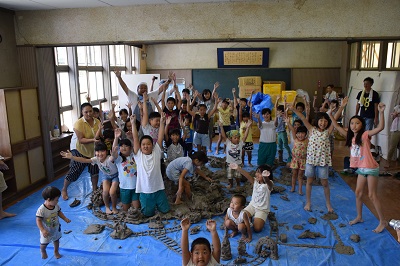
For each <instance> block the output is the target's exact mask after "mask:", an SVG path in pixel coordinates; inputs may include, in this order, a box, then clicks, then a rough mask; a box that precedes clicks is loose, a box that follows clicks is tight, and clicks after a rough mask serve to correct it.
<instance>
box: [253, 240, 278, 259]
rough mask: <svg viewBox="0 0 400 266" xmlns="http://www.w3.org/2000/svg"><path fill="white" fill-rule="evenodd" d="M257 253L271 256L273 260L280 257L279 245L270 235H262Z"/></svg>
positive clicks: (258, 242) (257, 245) (262, 255)
mask: <svg viewBox="0 0 400 266" xmlns="http://www.w3.org/2000/svg"><path fill="white" fill-rule="evenodd" d="M255 253H256V254H258V255H259V256H261V257H268V256H269V257H271V259H273V260H277V259H279V256H278V245H277V243H276V242H275V241H274V240H273V239H271V238H269V237H268V236H266V237H262V238H260V239H259V240H258V241H257V244H256V249H255Z"/></svg>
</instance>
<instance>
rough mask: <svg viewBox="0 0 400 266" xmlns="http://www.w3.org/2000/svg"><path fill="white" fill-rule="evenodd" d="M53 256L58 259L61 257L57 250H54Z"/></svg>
mask: <svg viewBox="0 0 400 266" xmlns="http://www.w3.org/2000/svg"><path fill="white" fill-rule="evenodd" d="M54 257H56V259H59V258H61V257H62V255H61V254H60V253H58V252H54Z"/></svg>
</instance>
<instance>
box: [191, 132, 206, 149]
mask: <svg viewBox="0 0 400 266" xmlns="http://www.w3.org/2000/svg"><path fill="white" fill-rule="evenodd" d="M193 143H194V144H195V145H200V146H202V147H208V146H210V136H209V135H208V134H201V133H197V132H194V137H193Z"/></svg>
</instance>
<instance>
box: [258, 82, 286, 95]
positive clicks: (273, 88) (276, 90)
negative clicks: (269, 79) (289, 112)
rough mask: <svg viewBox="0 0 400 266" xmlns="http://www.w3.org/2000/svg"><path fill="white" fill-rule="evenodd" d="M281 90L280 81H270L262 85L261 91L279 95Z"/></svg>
mask: <svg viewBox="0 0 400 266" xmlns="http://www.w3.org/2000/svg"><path fill="white" fill-rule="evenodd" d="M281 92H282V84H280V83H271V84H264V85H263V93H264V94H269V95H271V94H278V95H280V94H281Z"/></svg>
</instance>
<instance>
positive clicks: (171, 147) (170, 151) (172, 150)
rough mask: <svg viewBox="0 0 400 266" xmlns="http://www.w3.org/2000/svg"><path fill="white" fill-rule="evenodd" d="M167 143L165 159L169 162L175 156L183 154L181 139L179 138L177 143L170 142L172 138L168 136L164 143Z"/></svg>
mask: <svg viewBox="0 0 400 266" xmlns="http://www.w3.org/2000/svg"><path fill="white" fill-rule="evenodd" d="M165 144H166V145H167V161H168V162H171V161H173V160H175V159H176V158H179V157H182V156H183V146H184V143H183V140H182V139H179V140H178V143H177V144H173V143H172V139H171V138H169V139H168V141H166V143H165Z"/></svg>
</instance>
